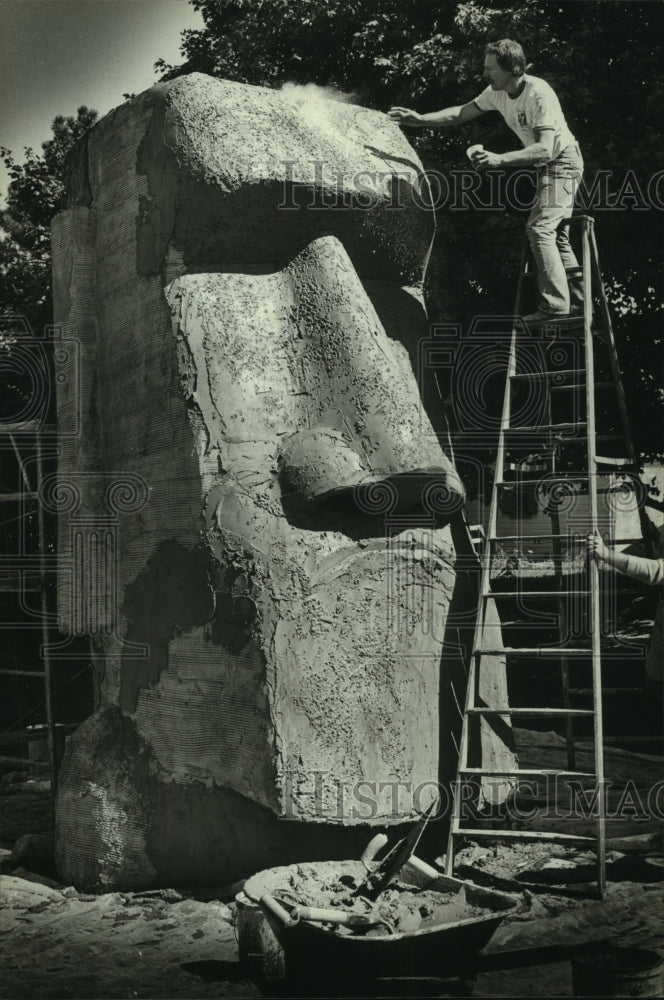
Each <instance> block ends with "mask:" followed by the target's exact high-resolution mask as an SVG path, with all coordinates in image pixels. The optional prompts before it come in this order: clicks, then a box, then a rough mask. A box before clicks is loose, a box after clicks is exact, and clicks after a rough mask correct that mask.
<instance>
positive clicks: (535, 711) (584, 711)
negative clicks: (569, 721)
mask: <svg viewBox="0 0 664 1000" xmlns="http://www.w3.org/2000/svg"><path fill="white" fill-rule="evenodd" d="M466 711H467V713H468V715H527V716H532V717H533V718H535V717H536V716H542V717H543V718H544V717H546V716H557V717H562V718H566V717H567V716H568V715H579V716H586V715H594V714H595V713H594V712H593V711H592V709H590V708H544V707H540V708H508V707H505V708H486V707H485V706H484V705H483V706H482V707H481V708H468V709H466Z"/></svg>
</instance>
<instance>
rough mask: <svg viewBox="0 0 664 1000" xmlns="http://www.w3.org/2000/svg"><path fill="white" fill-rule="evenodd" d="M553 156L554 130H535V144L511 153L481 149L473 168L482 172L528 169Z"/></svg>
mask: <svg viewBox="0 0 664 1000" xmlns="http://www.w3.org/2000/svg"><path fill="white" fill-rule="evenodd" d="M552 156H553V129H549V128H538V129H535V142H534V143H532V145H530V146H524V148H523V149H515V150H513V151H512V152H510V153H490V152H489V150H488V149H481V150H479V151H478V152H477V153H475V155H474V156H473V166H474V167H478V168H479V169H480V170H486V169H487V168H488V167H528V166H532V165H533V164H536V163H546V162H547V160H550V159H551V157H552Z"/></svg>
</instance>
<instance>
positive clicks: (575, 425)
mask: <svg viewBox="0 0 664 1000" xmlns="http://www.w3.org/2000/svg"><path fill="white" fill-rule="evenodd" d="M586 427H587V424H586V422H585V421H584V420H580V421H572V422H568V423H562V424H540V425H539V426H535V427H504V428H503V434H541V433H542V432H543V431H578V430H581V429H585V428H586Z"/></svg>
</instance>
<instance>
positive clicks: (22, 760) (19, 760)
mask: <svg viewBox="0 0 664 1000" xmlns="http://www.w3.org/2000/svg"><path fill="white" fill-rule="evenodd" d="M0 763H3V764H32V766H33V767H34V766H35V765H36V764H38V763H39V762H38V761H36V760H32V759H31V758H30V757H7V756H6V755H5V754H0Z"/></svg>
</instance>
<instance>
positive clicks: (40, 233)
mask: <svg viewBox="0 0 664 1000" xmlns="http://www.w3.org/2000/svg"><path fill="white" fill-rule="evenodd" d="M96 118H97V112H96V111H91V110H90V109H89V108H86V107H80V108H79V109H78V112H77V115H76V118H73V117H67V118H65V117H63V116H62V115H59V116H58V117H57V118H55V119H54V121H53V125H52V131H53V135H52V137H51V138H50V139H47V140H46V142H43V143H42V152H41V154H37V153H35V152H33V150H32V149H29V148H26V150H25V160H24V162H23V163H17V162H16V161H15V159H14V157H13V155H12V153H11V152H10V151H9V150H8V149H5V148H4V147H0V155H1V156H2V158H3V160H4V162H5V165H6V167H7V170H8V172H9V176H10V183H9V189H8V191H7V207H6V208H5V209H3V210H2V211H0V228H1V229H2V231H3V233H4V235H3V236H2V237H0V303H1V305H0V311H1V314H2V315H5V316H9V315H22V316H24V317H25V318H26V319H27V320H28V323H29V325H30V326H31V327H32V329H33V330H34V331H35V332H38V331H41V329H42V328H43V326H44V324H46V323H50V322H51V233H50V225H51V219H52V218H53V216H54V215H55V214H56V213H57V212H59V211H60V209H61V208H63V207H64V184H63V179H62V170H63V165H64V160H65V156H66V155H67V153H68V151H69V150H70V149H71V147H72V146H73V144H74V143H75V142H76V140H77V139H78V138H79V137H80V136H82V135H83V133H84V132H86V131H87V129H88V128H90V126H91V125H92V124H93V123H94V121H95V120H96Z"/></svg>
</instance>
